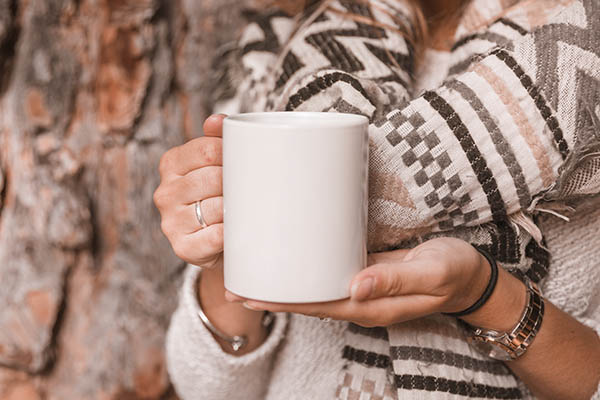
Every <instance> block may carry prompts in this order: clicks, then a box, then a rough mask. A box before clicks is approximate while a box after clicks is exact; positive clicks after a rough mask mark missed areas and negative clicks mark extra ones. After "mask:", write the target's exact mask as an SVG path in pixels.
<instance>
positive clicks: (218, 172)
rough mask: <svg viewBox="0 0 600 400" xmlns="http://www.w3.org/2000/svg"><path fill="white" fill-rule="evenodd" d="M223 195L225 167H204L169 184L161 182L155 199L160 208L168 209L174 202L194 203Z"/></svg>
mask: <svg viewBox="0 0 600 400" xmlns="http://www.w3.org/2000/svg"><path fill="white" fill-rule="evenodd" d="M222 195H223V167H204V168H200V169H196V170H194V171H192V172H190V173H188V174H187V175H185V176H183V177H180V178H178V179H175V180H172V181H169V182H167V184H161V186H160V187H159V188H158V189H157V191H156V193H155V196H154V200H155V203H156V205H157V206H158V207H159V209H163V208H164V209H168V208H169V207H172V206H173V205H174V204H193V203H195V202H196V201H198V200H203V199H208V198H209V197H219V196H222Z"/></svg>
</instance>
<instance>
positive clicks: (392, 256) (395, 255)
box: [367, 249, 411, 265]
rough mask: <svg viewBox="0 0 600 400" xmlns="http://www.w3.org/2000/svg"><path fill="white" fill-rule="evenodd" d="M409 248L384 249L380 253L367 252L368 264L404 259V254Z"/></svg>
mask: <svg viewBox="0 0 600 400" xmlns="http://www.w3.org/2000/svg"><path fill="white" fill-rule="evenodd" d="M410 250H411V249H399V250H393V251H384V252H381V253H369V255H368V259H367V263H368V265H373V264H383V263H393V262H399V261H402V260H404V258H405V257H406V255H407V254H408V253H409V252H410Z"/></svg>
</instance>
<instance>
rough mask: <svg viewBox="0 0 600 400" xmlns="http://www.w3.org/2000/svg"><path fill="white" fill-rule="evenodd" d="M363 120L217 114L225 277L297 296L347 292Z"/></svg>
mask: <svg viewBox="0 0 600 400" xmlns="http://www.w3.org/2000/svg"><path fill="white" fill-rule="evenodd" d="M367 127H368V120H367V118H366V117H364V116H360V115H353V114H337V113H309V112H273V113H251V114H239V115H234V116H230V117H227V118H226V119H225V120H224V124H223V196H224V209H225V216H224V224H225V228H224V229H225V237H224V240H225V255H224V257H225V259H224V262H225V287H226V288H227V289H228V290H229V291H231V292H233V293H235V294H238V295H240V296H243V297H246V298H251V299H257V300H263V301H272V302H282V303H307V302H320V301H331V300H339V299H343V298H346V297H348V296H349V294H350V293H349V286H350V282H351V280H352V278H353V277H354V276H355V275H356V274H357V273H358V272H359V271H360V270H361V269H362V268H364V267H365V266H366V259H367V251H366V236H367V201H368V184H367V179H368V150H369V146H368V134H367Z"/></svg>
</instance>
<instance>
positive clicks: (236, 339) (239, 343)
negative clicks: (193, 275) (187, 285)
mask: <svg viewBox="0 0 600 400" xmlns="http://www.w3.org/2000/svg"><path fill="white" fill-rule="evenodd" d="M201 275H202V270H200V272H199V273H198V279H197V280H196V294H195V297H196V302H197V303H198V317H200V321H202V323H203V324H204V326H205V327H206V328H207V329H208V330H209V331H211V332H212V333H213V334H214V335H215V336H217V337H219V338H221V339H222V340H224V341H225V342H227V343H229V345H230V346H231V349H232V350H233V351H235V352H237V351H239V350H241V349H242V348H243V347H244V346H246V345H247V344H248V337H247V336H245V335H241V336H238V335H236V336H229V335H226V334H225V333H223V332H221V331H220V330H218V329H217V328H216V327H215V326H214V325H213V323H212V322H210V319H208V317H207V316H206V314H205V313H204V310H203V309H202V303H201V302H200V296H199V293H200V292H199V290H198V288H199V287H200V279H201ZM274 319H275V317H274V315H273V313H271V312H269V311H265V313H264V315H263V319H262V325H263V326H264V327H265V328H268V327H269V326H270V325H271V324H272V323H273V320H274Z"/></svg>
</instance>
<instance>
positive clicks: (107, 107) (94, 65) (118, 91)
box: [0, 0, 247, 400]
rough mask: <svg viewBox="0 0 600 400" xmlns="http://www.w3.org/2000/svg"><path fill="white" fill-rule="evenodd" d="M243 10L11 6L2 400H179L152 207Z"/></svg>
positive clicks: (3, 21) (2, 79)
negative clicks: (166, 156) (163, 170)
mask: <svg viewBox="0 0 600 400" xmlns="http://www.w3.org/2000/svg"><path fill="white" fill-rule="evenodd" d="M242 3H243V2H240V1H237V0H218V1H217V0H176V1H172V0H34V1H26V0H0V284H1V285H2V286H1V289H0V310H1V311H0V398H2V399H19V400H26V399H61V400H63V399H138V398H140V399H142V398H144V399H159V398H164V399H167V398H174V397H175V394H174V391H173V389H172V387H171V386H170V383H169V380H168V376H167V373H166V370H165V359H164V338H165V332H166V329H167V326H168V323H169V318H170V314H171V313H172V311H173V310H174V307H175V305H176V301H177V289H178V287H179V285H180V281H181V279H180V277H181V273H182V271H183V268H184V264H183V262H182V261H181V260H179V259H177V258H176V257H175V256H174V254H173V252H172V250H171V248H170V246H169V244H168V242H167V240H166V238H165V237H164V236H163V235H162V233H161V231H160V218H159V215H158V212H157V211H156V209H155V208H154V205H153V203H152V194H153V192H154V189H155V188H156V187H157V186H158V183H159V177H158V174H157V165H158V161H159V158H160V156H161V155H162V153H163V152H164V151H166V150H167V149H168V148H170V147H172V146H174V145H177V144H180V143H182V142H184V141H186V140H188V139H191V138H193V137H195V136H199V135H201V127H202V122H203V120H204V118H205V116H206V115H207V114H208V113H209V111H210V102H209V101H207V99H209V98H210V97H209V96H208V94H209V91H210V90H211V87H210V84H209V83H210V81H211V78H210V75H211V65H212V59H213V56H214V54H215V51H216V49H217V48H218V47H219V46H220V45H222V44H223V43H225V42H227V41H230V40H232V39H233V37H234V36H235V35H236V33H237V32H235V29H232V27H239V26H241V25H242V24H241V21H240V20H239V19H240V15H239V10H240V8H241V7H242ZM246 3H247V2H246Z"/></svg>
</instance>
